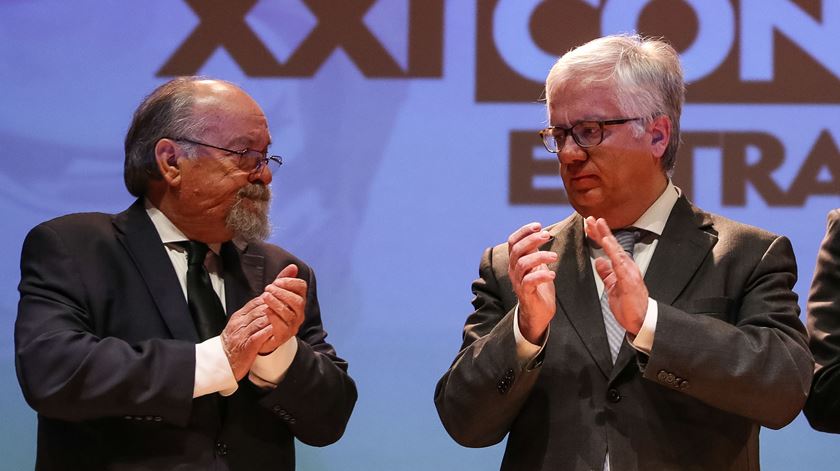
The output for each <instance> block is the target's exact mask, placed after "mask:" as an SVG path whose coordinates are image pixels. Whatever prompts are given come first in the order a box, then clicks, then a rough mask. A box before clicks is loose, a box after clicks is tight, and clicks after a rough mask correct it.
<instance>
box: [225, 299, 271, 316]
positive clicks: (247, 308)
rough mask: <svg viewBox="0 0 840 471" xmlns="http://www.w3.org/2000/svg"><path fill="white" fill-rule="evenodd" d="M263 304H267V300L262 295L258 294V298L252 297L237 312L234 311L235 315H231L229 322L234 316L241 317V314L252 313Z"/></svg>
mask: <svg viewBox="0 0 840 471" xmlns="http://www.w3.org/2000/svg"><path fill="white" fill-rule="evenodd" d="M263 304H265V301H263V300H262V298H261V297H260V296H257V297H256V298H253V299H251V300H250V301H248V302H247V303H245V305H244V306H242V307H241V308H239V309H238V310H237V311H236V312H234V313H233V315H231V316H230V319H229V320H228V322H230V321H231V320H233V319H234V317H239V316H243V315H246V314H248V313H250V312H251V311H253V310H254V309H256V308H258V307H259V306H261V305H263Z"/></svg>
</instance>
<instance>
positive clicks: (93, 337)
mask: <svg viewBox="0 0 840 471" xmlns="http://www.w3.org/2000/svg"><path fill="white" fill-rule="evenodd" d="M221 257H222V265H223V270H224V275H223V276H224V280H225V294H226V300H227V309H228V314H230V313H232V312H234V311H236V310H237V309H239V308H240V307H241V306H242V305H244V304H245V302H247V300H249V299H250V298H252V297H253V296H255V295H257V294H259V293H261V292H262V290H263V287H264V286H265V285H267V284H268V283H269V282H270V281H271V280H273V279H274V277H275V275H276V274H277V273H279V271H280V270H281V269H282V268H283V267H284V266H286V265H287V264H289V263H295V264H297V265H298V267H299V268H300V271H299V275H298V276H299V277H300V278H302V279H304V280H306V281H307V282H308V283H309V285H308V286H309V290H308V293H307V304H306V320H305V321H304V323H303V325H302V326H301V328H300V331H299V332H298V337H297V342H298V351H297V355H296V356H295V358H294V360H293V361H292V364H291V366H290V367H289V369H288V372H287V373H286V376H285V378H284V379H283V381H282V382H281V383H280V384H279V385H278V387H277V388H276V389H274V390H271V391H264V390H261V389H258V388H257V387H255V386H254V385H253V384H252V383H250V381H248V379H247V378H246V379H243V380H242V381H241V382H240V383H239V389H238V390H237V391H236V393H234V394H233V395H232V396H230V397H227V398H223V397H222V396H220V395H218V394H212V395H207V396H203V397H200V398H198V399H195V400H194V399H193V398H192V391H193V382H194V371H195V343H196V342H197V339H198V336H197V334H196V331H195V328H194V326H193V324H192V320H191V317H190V314H189V309H188V307H187V303H186V301H185V299H184V294H183V291H182V289H181V286H180V284H179V282H178V279H177V277H176V274H175V270H174V268H173V267H172V263H171V261H170V260H169V257H168V255H167V253H166V249H165V247H164V246H163V244H162V243H161V241H160V238H159V237H158V234H157V231H156V230H155V228H154V226H153V225H152V222H151V220H150V219H149V218H148V216H147V214H146V212H145V210H144V208H143V204H142V201H138V202H136V203H135V204H134V205H132V206H131V207H130V208H129V209H128V210H126V211H125V212H123V213H120V214H117V215H108V214H100V213H88V214H74V215H70V216H65V217H61V218H58V219H54V220H52V221H48V222H45V223H43V224H41V225H39V226H37V227H35V228H34V229H33V230H32V231H31V232H30V233H29V235H28V236H27V238H26V240H25V242H24V245H23V254H22V257H21V282H20V287H19V290H20V294H21V298H20V304H19V307H18V318H17V322H16V324H15V351H16V366H17V372H18V379H19V381H20V385H21V389H22V390H23V394H24V397H25V398H26V400H27V402H28V403H29V404H30V405H31V406H32V408H34V409H35V410H36V411H37V412H38V456H37V469H42V470H53V469H67V470H99V469H109V470H124V469H125V470H128V469H130V470H162V469H179V470H181V469H184V470H186V469H190V470H192V469H196V470H198V469H201V470H207V469H221V470H225V469H231V470H257V469H273V470H275V469H278V470H291V469H294V440H293V439H294V438H297V439H299V440H301V441H302V442H304V443H307V444H310V445H316V446H322V445H327V444H330V443H332V442H335V441H336V440H338V439H339V437H341V435H342V433H343V431H344V427H345V425H346V423H347V420H348V419H349V417H350V413H351V411H352V409H353V405H354V404H355V401H356V388H355V385H354V383H353V381H352V380H351V379H350V377H349V376H348V375H347V372H346V371H347V363H346V362H345V361H344V360H342V359H340V358H338V357H337V356H336V354H335V351H334V350H333V347H332V346H330V345H329V344H328V343H326V342H325V337H326V332H324V330H323V328H322V326H321V318H320V312H319V308H318V298H317V295H316V289H315V276H314V274H313V273H312V270H311V269H310V268H309V267H308V266H307V265H306V264H304V263H303V262H301V261H300V260H298V259H297V258H295V257H294V256H292V255H291V254H289V253H288V252H285V251H284V250H282V249H280V248H279V247H276V246H273V245H270V244H265V243H261V242H257V243H251V244H249V245H248V246H247V248H246V249H245V250H244V251H240V250H239V249H237V248H236V247H235V246H234V245H233V244H232V243H230V242H228V243H225V244H223V246H222V250H221Z"/></svg>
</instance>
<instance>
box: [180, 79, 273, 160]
mask: <svg viewBox="0 0 840 471" xmlns="http://www.w3.org/2000/svg"><path fill="white" fill-rule="evenodd" d="M198 88H199V89H198V91H197V93H196V99H195V104H194V107H193V115H194V116H195V118H196V119H199V120H201V121H202V122H203V126H202V127H203V129H204V130H205V133H207V134H211V133H212V134H214V135H216V136H217V137H219V138H220V139H224V140H225V143H226V144H227V145H232V144H241V145H248V146H252V145H257V144H259V145H262V146H265V145H267V144H268V143H269V141H270V136H269V132H268V120H267V119H266V117H265V114H264V113H263V111H262V108H260V106H259V105H258V104H257V102H256V101H254V99H253V98H251V97H250V96H249V95H248V94H247V93H245V92H244V91H242V90H241V89H239V88H238V87H235V86H232V85H229V84H226V83H221V84H220V83H218V82H215V83H209V84H206V85H205V84H199V85H198Z"/></svg>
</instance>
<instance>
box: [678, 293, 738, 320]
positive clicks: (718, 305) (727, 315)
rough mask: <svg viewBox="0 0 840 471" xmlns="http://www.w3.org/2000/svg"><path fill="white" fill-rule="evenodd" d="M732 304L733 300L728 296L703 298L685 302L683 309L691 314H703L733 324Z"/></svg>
mask: <svg viewBox="0 0 840 471" xmlns="http://www.w3.org/2000/svg"><path fill="white" fill-rule="evenodd" d="M732 305H733V302H732V300H731V299H730V298H726V297H715V298H701V299H694V300H691V301H689V302H687V303H685V304H684V305H683V307H682V309H683V311H685V312H687V313H689V314H702V315H704V316H709V317H714V318H716V319H720V320H722V321H726V322H728V323H730V324H731V323H732V315H731V311H732Z"/></svg>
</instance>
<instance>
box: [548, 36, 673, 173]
mask: <svg viewBox="0 0 840 471" xmlns="http://www.w3.org/2000/svg"><path fill="white" fill-rule="evenodd" d="M567 82H574V83H577V84H582V85H587V84H589V83H592V82H605V83H606V84H611V85H613V86H614V87H615V92H616V96H617V98H618V101H619V106H620V107H621V109H622V112H624V113H627V114H628V116H626V117H635V116H640V117H643V118H645V121H644V122H645V123H649V122H650V121H651V120H652V119H653V118H654V117H656V116H658V115H665V116H667V117H668V118H670V120H671V138H670V140H669V141H668V147H667V148H666V149H665V153H664V154H663V156H662V169H663V170H664V171H665V172H666V173H667V174H669V175H670V174H671V173H672V171H673V169H674V165H675V164H676V160H677V150H678V148H679V145H680V115H681V114H682V105H683V102H684V101H685V82H684V81H683V72H682V67H681V66H680V59H679V55H678V54H677V51H675V50H674V48H673V47H671V45H670V44H668V43H666V42H665V41H664V40H662V39H654V38H644V37H642V36H639V35H627V34H621V35H613V36H605V37H603V38H598V39H594V40H592V41H589V42H588V43H586V44H584V45H582V46H580V47H577V48H575V49H572V50H571V51H569V52H567V53H566V54H564V55H563V56H562V57H560V58H559V59H558V60H557V62H556V63H555V64H554V66H553V67H552V68H551V71H550V72H549V73H548V78H547V79H546V83H545V94H546V102H547V105H548V109H549V110H550V109H551V98H552V96H553V93H554V92H555V91H557V90H558V89H559V88H560V87H562V86H563V85H564V84H565V83H567ZM631 114H632V115H634V116H630V115H631Z"/></svg>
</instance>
